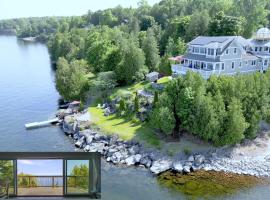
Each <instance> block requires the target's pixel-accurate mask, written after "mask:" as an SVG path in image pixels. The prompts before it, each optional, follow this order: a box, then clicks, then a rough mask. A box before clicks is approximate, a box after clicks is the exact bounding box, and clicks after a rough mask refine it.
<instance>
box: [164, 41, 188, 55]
mask: <svg viewBox="0 0 270 200" xmlns="http://www.w3.org/2000/svg"><path fill="white" fill-rule="evenodd" d="M186 50H187V45H186V43H185V42H184V40H183V39H182V38H178V39H177V40H176V42H174V40H173V39H172V38H171V37H170V38H169V39H168V43H167V46H166V50H165V54H166V55H168V56H177V55H183V54H185V53H186Z"/></svg>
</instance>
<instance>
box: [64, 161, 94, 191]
mask: <svg viewBox="0 0 270 200" xmlns="http://www.w3.org/2000/svg"><path fill="white" fill-rule="evenodd" d="M66 173H67V176H66V184H67V187H66V193H67V194H88V193H89V185H90V183H89V160H67V162H66Z"/></svg>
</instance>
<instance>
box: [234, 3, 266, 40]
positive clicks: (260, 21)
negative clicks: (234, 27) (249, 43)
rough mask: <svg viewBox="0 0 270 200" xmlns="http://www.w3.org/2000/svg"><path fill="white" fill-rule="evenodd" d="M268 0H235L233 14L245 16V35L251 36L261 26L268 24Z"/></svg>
mask: <svg viewBox="0 0 270 200" xmlns="http://www.w3.org/2000/svg"><path fill="white" fill-rule="evenodd" d="M268 2H269V1H267V0H252V1H250V0H234V5H235V6H233V9H231V14H233V15H235V14H236V16H238V17H244V18H245V23H244V25H243V29H244V30H243V36H244V37H246V38H249V37H251V36H252V34H253V32H254V31H255V30H256V29H257V28H258V27H261V26H266V25H267V23H268V22H267V15H268V13H269V11H268V10H267V9H266V5H267V3H268Z"/></svg>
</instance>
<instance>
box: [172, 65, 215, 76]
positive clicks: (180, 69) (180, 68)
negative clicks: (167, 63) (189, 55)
mask: <svg viewBox="0 0 270 200" xmlns="http://www.w3.org/2000/svg"><path fill="white" fill-rule="evenodd" d="M188 71H193V72H197V73H200V74H201V76H202V77H204V78H205V79H208V78H209V77H210V76H211V75H212V74H219V71H215V70H210V69H198V68H191V67H188V66H184V65H182V64H178V65H172V72H173V73H175V74H180V75H185V74H186V73H187V72H188Z"/></svg>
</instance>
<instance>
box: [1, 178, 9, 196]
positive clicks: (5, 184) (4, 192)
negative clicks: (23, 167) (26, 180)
mask: <svg viewBox="0 0 270 200" xmlns="http://www.w3.org/2000/svg"><path fill="white" fill-rule="evenodd" d="M0 198H1V199H3V198H7V199H8V198H9V181H8V180H0Z"/></svg>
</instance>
